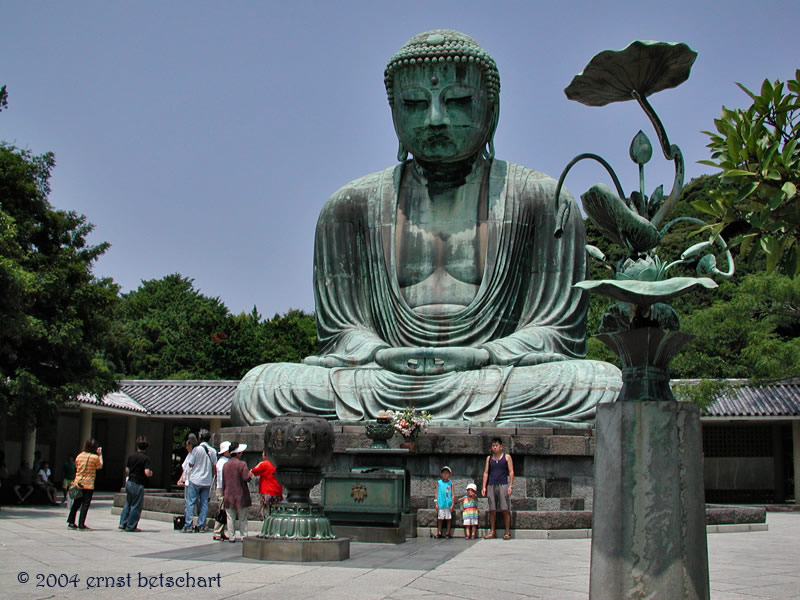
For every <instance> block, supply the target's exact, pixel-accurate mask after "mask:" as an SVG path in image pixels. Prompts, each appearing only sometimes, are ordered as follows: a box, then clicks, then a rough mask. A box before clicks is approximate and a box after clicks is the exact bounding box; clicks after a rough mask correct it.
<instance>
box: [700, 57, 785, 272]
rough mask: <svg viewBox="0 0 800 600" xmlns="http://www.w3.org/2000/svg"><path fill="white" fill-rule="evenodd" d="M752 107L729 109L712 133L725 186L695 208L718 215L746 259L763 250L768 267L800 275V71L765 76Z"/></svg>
mask: <svg viewBox="0 0 800 600" xmlns="http://www.w3.org/2000/svg"><path fill="white" fill-rule="evenodd" d="M736 85H738V86H739V87H740V88H741V89H742V90H743V91H744V92H745V93H746V94H747V95H748V96H750V98H751V99H752V101H753V103H752V105H751V106H750V107H749V108H747V109H735V110H731V109H728V108H726V107H723V108H722V116H721V117H720V118H719V119H715V120H714V124H715V126H716V130H717V132H716V133H712V132H709V131H706V132H704V133H705V134H707V135H708V136H709V139H710V142H709V144H708V147H709V148H710V150H711V158H712V159H711V160H704V161H700V162H702V163H703V164H706V165H710V166H713V167H717V168H719V169H720V170H721V173H720V175H721V177H720V184H719V186H718V187H717V188H716V189H714V190H713V191H712V193H711V195H710V197H709V198H706V199H698V200H696V201H695V202H694V206H695V208H697V209H698V210H700V211H702V212H704V213H707V214H709V215H712V216H713V217H714V218H715V223H714V224H713V225H712V226H711V229H712V231H713V232H715V233H722V234H723V235H725V236H726V237H728V238H730V241H731V243H732V245H734V246H739V249H740V255H741V256H742V257H745V256H752V255H753V254H755V253H757V252H759V251H763V252H764V253H765V254H766V259H767V260H766V267H767V271H768V272H772V271H773V270H774V269H775V268H776V267H779V268H780V269H781V270H782V272H783V273H785V274H786V275H788V276H789V277H797V275H798V274H800V202H798V197H797V192H798V187H800V147H798V137H800V69H798V70H797V71H796V73H795V78H794V79H791V80H789V81H787V82H786V85H785V86H784V84H783V82H781V81H775V82H774V83H771V82H770V81H769V80H764V83H763V84H762V85H761V93H760V94H756V93H753V92H751V91H750V90H748V89H747V88H746V87H744V86H743V85H742V84H740V83H737V84H736Z"/></svg>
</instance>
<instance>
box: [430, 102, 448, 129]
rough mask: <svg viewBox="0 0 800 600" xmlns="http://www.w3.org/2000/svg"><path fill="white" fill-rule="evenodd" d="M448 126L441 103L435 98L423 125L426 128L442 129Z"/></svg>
mask: <svg viewBox="0 0 800 600" xmlns="http://www.w3.org/2000/svg"><path fill="white" fill-rule="evenodd" d="M449 124H450V119H448V118H447V113H446V112H445V110H444V105H443V103H442V102H441V101H440V100H439V99H438V98H435V99H434V100H433V102H431V104H430V107H429V108H428V115H427V116H426V118H425V125H427V126H428V127H443V126H445V125H449Z"/></svg>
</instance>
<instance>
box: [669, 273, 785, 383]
mask: <svg viewBox="0 0 800 600" xmlns="http://www.w3.org/2000/svg"><path fill="white" fill-rule="evenodd" d="M714 298H715V299H714V301H713V302H712V304H711V305H710V306H706V307H701V308H698V309H697V310H695V311H693V312H690V313H684V315H682V327H681V328H682V329H683V330H684V331H685V332H687V333H692V334H695V335H696V336H697V338H696V339H695V340H694V341H693V342H692V343H691V344H690V345H689V346H688V347H687V349H686V350H684V351H683V352H682V353H681V354H679V355H678V356H677V357H676V358H675V359H674V360H673V361H672V365H671V368H670V370H671V372H672V376H673V377H676V378H698V377H705V378H712V379H722V378H740V377H741V378H750V379H753V380H755V381H759V380H773V379H783V378H787V377H793V376H796V375H797V374H798V373H800V278H795V279H790V278H788V277H786V276H781V275H778V274H776V273H772V274H766V273H753V274H750V275H746V276H745V277H744V278H743V279H742V280H741V281H740V282H739V283H738V284H737V283H734V282H724V283H722V284H721V285H720V288H719V290H717V292H716V293H715V294H714Z"/></svg>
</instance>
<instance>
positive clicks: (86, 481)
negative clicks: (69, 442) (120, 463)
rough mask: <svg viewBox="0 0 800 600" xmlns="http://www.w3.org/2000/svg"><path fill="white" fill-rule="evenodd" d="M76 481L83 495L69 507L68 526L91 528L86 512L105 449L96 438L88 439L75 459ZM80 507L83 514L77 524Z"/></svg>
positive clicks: (101, 466)
mask: <svg viewBox="0 0 800 600" xmlns="http://www.w3.org/2000/svg"><path fill="white" fill-rule="evenodd" d="M75 467H76V471H75V481H74V485H76V486H77V487H79V488H80V489H81V492H82V494H81V497H80V498H76V499H75V500H74V502H73V503H72V507H71V508H70V509H69V516H68V517H67V527H69V528H70V529H91V528H90V527H87V526H86V513H87V512H88V511H89V505H90V504H91V503H92V495H93V494H94V478H95V473H97V469H102V468H103V449H102V448H100V447H99V446H98V445H97V440H95V439H94V438H92V439H90V440H86V443H85V444H84V445H83V452H81V453H80V454H78V457H77V458H76V459H75ZM78 509H80V511H81V514H80V518H79V520H78V525H75V515H76V514H77V512H78Z"/></svg>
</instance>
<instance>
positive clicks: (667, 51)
mask: <svg viewBox="0 0 800 600" xmlns="http://www.w3.org/2000/svg"><path fill="white" fill-rule="evenodd" d="M695 58H697V52H695V51H694V50H692V49H691V48H689V46H687V45H686V44H683V43H671V42H641V41H636V42H631V43H630V44H629V45H628V46H627V47H626V48H624V49H623V50H604V51H603V52H600V53H599V54H597V55H596V56H595V57H594V58H593V59H592V60H590V61H589V64H588V65H586V68H585V69H584V70H583V72H582V73H579V74H578V75H576V76H575V77H574V78H573V79H572V83H570V84H569V85H568V86H567V88H566V89H565V90H564V93H565V94H566V95H567V98H569V99H570V100H575V101H577V102H580V103H581V104H586V105H587V106H605V105H606V104H610V103H611V102H622V101H625V100H632V99H633V96H632V95H631V92H632V91H633V90H636V91H637V92H639V94H640V95H641V96H643V97H647V96H650V95H651V94H655V93H656V92H660V91H661V90H666V89H669V88H673V87H676V86H678V85H680V84H681V83H683V82H684V81H686V80H687V79H688V78H689V72H690V71H691V70H692V65H693V64H694V60H695Z"/></svg>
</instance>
